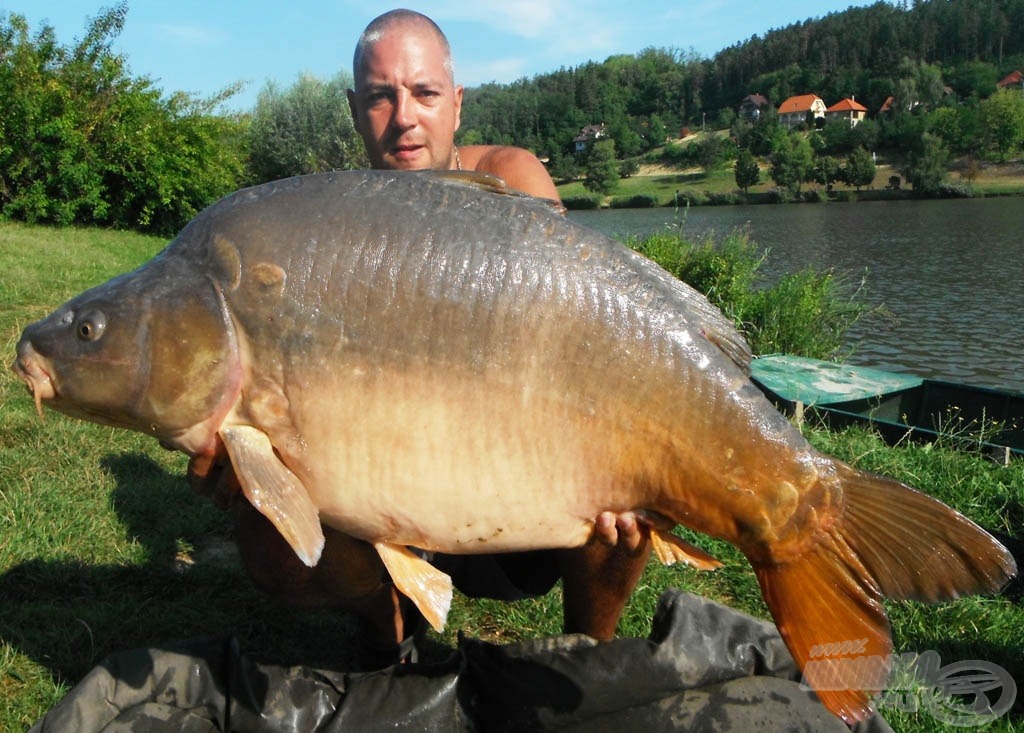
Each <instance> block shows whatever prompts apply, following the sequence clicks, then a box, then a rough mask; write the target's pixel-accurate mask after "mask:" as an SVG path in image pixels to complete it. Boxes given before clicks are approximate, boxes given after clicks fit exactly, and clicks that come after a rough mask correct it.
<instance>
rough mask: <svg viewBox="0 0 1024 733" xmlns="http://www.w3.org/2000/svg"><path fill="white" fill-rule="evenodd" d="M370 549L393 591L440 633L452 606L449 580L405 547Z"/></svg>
mask: <svg viewBox="0 0 1024 733" xmlns="http://www.w3.org/2000/svg"><path fill="white" fill-rule="evenodd" d="M373 546H374V547H375V548H376V549H377V553H378V554H379V555H380V559H381V560H383V561H384V566H385V567H386V568H387V569H388V573H389V574H390V575H391V579H392V580H393V581H395V587H396V588H398V590H399V591H401V593H402V594H403V595H405V596H406V597H408V598H409V599H410V600H411V601H412V602H413V603H415V604H416V608H418V609H419V611H420V613H422V614H423V618H425V619H426V620H427V622H428V623H429V624H430V625H431V626H433V627H434V629H435V630H437V631H441V630H442V629H443V628H444V622H445V619H447V618H448V609H449V608H451V605H452V579H451V578H449V577H448V576H447V575H445V574H444V573H442V572H441V571H440V570H438V569H437V568H435V567H434V566H433V565H431V564H430V563H429V562H427V561H426V560H424V559H423V558H422V557H419V556H418V555H415V554H413V553H412V551H410V550H409V548H408V547H404V546H402V545H392V544H388V543H387V542H375V543H374V544H373Z"/></svg>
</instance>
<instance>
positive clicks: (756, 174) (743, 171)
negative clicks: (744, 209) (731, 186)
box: [733, 150, 761, 193]
mask: <svg viewBox="0 0 1024 733" xmlns="http://www.w3.org/2000/svg"><path fill="white" fill-rule="evenodd" d="M733 171H734V173H735V176H736V185H737V186H739V187H740V190H741V191H743V193H746V192H747V189H749V188H750V187H751V186H756V185H757V184H758V183H760V182H761V167H760V166H759V165H758V164H757V158H755V157H754V154H753V153H751V152H750V151H749V150H741V151H740V154H739V157H737V158H736V166H735V168H734V169H733Z"/></svg>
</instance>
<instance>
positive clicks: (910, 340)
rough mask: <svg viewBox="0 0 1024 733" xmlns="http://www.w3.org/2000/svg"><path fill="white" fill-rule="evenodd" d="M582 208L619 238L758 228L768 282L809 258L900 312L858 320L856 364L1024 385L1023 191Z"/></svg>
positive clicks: (586, 217) (581, 215)
mask: <svg viewBox="0 0 1024 733" xmlns="http://www.w3.org/2000/svg"><path fill="white" fill-rule="evenodd" d="M570 216H571V217H572V218H573V219H575V220H577V221H580V222H581V223H584V224H586V225H588V226H591V227H593V228H595V229H598V230H600V231H603V232H606V233H608V234H612V235H614V236H617V237H619V238H622V237H625V236H629V235H634V234H638V235H644V234H649V233H651V232H654V231H657V230H660V229H663V228H664V227H666V226H682V227H683V230H684V232H685V233H686V235H687V237H688V238H690V239H699V238H702V237H703V236H704V235H705V234H707V233H714V234H716V235H723V234H725V233H728V232H729V231H732V230H734V229H736V228H737V227H744V228H746V229H747V230H748V231H749V232H750V235H751V237H752V239H753V240H754V241H755V242H756V243H757V244H758V245H759V246H760V247H762V248H767V249H768V250H769V258H768V261H767V262H766V264H765V267H764V272H765V275H766V279H767V280H768V282H771V281H772V280H773V279H775V278H777V277H779V276H780V275H781V274H783V273H786V272H793V271H795V270H798V269H800V268H802V267H807V266H811V267H814V268H816V269H826V268H834V269H835V270H836V271H837V272H844V273H849V274H851V275H852V276H854V277H856V278H857V279H859V277H860V275H861V274H863V273H865V272H866V273H867V278H868V280H867V290H868V298H867V299H868V301H869V302H870V303H872V304H880V303H884V304H885V305H886V306H887V307H888V308H889V310H891V311H892V312H893V313H894V314H895V315H896V318H897V322H896V323H894V324H879V323H877V322H874V323H871V324H868V325H866V326H862V327H858V328H855V329H854V331H853V332H852V333H851V334H850V337H851V343H852V345H854V346H855V349H856V351H855V353H854V356H853V357H852V358H851V361H852V362H854V363H859V364H868V365H872V366H877V367H880V368H883V369H891V370H893V371H903V372H912V373H915V374H921V375H922V376H931V377H939V378H944V379H952V380H955V381H964V382H971V383H973V384H979V385H987V386H993V387H1004V388H1010V389H1015V390H1019V391H1024V369H1022V366H1024V354H1022V347H1024V318H1022V316H1024V287H1022V285H1021V276H1022V274H1024V268H1022V266H1021V262H1020V257H1021V248H1022V241H1021V239H1022V237H1021V235H1022V233H1024V201H1022V200H1021V199H1019V198H1002V199H979V200H955V201H919V202H916V201H915V202H898V203H897V202H893V203H890V202H870V203H867V202H866V203H859V204H821V205H812V204H803V205H782V206H728V207H699V208H693V209H689V210H688V211H685V212H677V211H673V210H672V209H641V210H637V209H632V210H628V209H624V210H610V211H581V212H572V213H571V214H570Z"/></svg>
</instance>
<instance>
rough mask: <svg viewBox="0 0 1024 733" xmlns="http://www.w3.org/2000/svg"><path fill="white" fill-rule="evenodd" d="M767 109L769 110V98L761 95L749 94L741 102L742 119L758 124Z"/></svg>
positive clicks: (740, 113) (740, 112)
mask: <svg viewBox="0 0 1024 733" xmlns="http://www.w3.org/2000/svg"><path fill="white" fill-rule="evenodd" d="M766 109H768V98H767V97H764V96H762V95H760V94H748V95H747V96H745V97H744V98H743V101H742V102H740V110H739V115H740V119H743V120H748V121H750V122H757V120H758V118H759V117H760V116H761V115H762V114H763V113H764V111H765V110H766Z"/></svg>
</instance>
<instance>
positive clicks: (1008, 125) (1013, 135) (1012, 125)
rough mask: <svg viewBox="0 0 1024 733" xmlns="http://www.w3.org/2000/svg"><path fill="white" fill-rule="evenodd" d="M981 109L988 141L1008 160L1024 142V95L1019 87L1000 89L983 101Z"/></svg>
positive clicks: (983, 127) (982, 122) (1001, 158)
mask: <svg viewBox="0 0 1024 733" xmlns="http://www.w3.org/2000/svg"><path fill="white" fill-rule="evenodd" d="M980 111H981V125H982V130H983V134H984V137H985V141H986V143H987V144H988V145H989V146H990V147H991V148H992V149H994V150H995V151H996V152H997V153H998V154H999V159H1000V160H1006V159H1007V157H1008V156H1009V154H1010V152H1011V151H1013V150H1014V149H1016V148H1017V147H1018V146H1020V145H1021V144H1022V143H1024V97H1022V96H1021V93H1020V91H1019V90H1017V89H1000V90H999V91H998V92H996V93H995V94H993V95H992V96H991V97H989V98H988V99H986V100H984V101H983V102H982V103H981V110H980Z"/></svg>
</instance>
